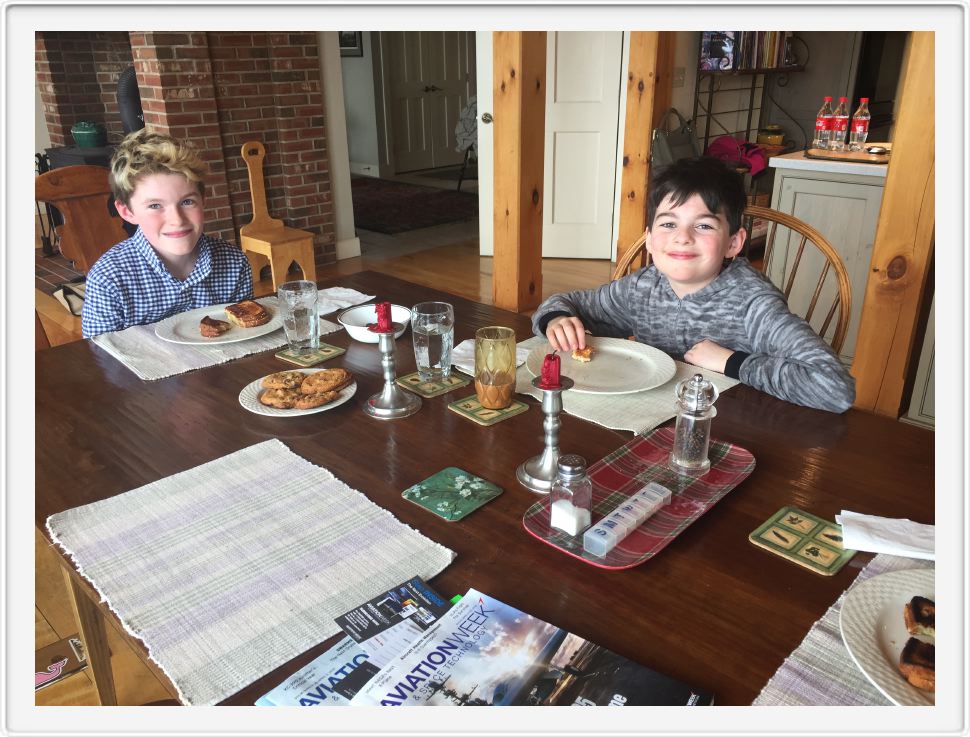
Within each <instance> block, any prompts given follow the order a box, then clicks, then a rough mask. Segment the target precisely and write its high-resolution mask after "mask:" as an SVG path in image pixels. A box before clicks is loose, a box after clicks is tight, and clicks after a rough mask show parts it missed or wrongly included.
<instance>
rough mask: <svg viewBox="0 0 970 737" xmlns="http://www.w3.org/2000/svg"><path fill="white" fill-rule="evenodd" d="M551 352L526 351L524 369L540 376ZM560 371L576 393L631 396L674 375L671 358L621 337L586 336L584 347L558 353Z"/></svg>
mask: <svg viewBox="0 0 970 737" xmlns="http://www.w3.org/2000/svg"><path fill="white" fill-rule="evenodd" d="M551 352H552V347H551V346H550V345H549V344H548V343H543V344H542V345H539V346H536V347H535V348H533V349H532V350H531V351H529V355H528V357H527V358H526V359H525V366H526V368H527V369H529V373H531V374H532V375H533V376H541V375H542V361H543V359H544V358H545V357H546V355H548V354H549V353H551ZM560 355H561V358H560V368H559V370H560V372H561V374H562V375H563V376H568V377H569V378H570V379H572V380H573V382H575V383H574V384H573V388H572V389H571V390H570V391H574V392H579V393H580V394H633V393H634V392H642V391H645V390H646V389H653V388H654V387H657V386H660V385H662V384H666V383H667V382H668V381H670V380H671V379H672V378H674V374H675V373H676V372H677V366H676V365H675V364H674V359H672V358H671V357H670V356H668V355H667V354H666V353H664V352H663V351H661V350H659V349H658V348H654V347H653V346H649V345H646V344H645V343H637V342H636V341H633V340H624V339H622V338H598V337H596V336H593V335H587V336H586V348H585V349H583V350H581V351H573V352H572V353H562V354H560Z"/></svg>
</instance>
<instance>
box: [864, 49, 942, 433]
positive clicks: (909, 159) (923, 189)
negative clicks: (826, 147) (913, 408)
mask: <svg viewBox="0 0 970 737" xmlns="http://www.w3.org/2000/svg"><path fill="white" fill-rule="evenodd" d="M909 43H910V47H909V50H908V53H907V55H906V57H907V58H906V61H905V63H904V66H903V72H902V80H901V83H900V90H901V92H900V97H899V104H898V106H897V110H898V111H899V117H898V119H897V121H896V127H895V131H894V133H893V152H892V156H891V157H890V159H889V169H888V171H887V173H886V187H885V190H884V193H883V197H882V206H881V207H880V210H879V221H878V223H877V225H876V240H875V243H874V244H873V248H872V259H871V263H870V272H869V280H868V283H867V285H866V293H865V299H864V301H863V303H862V317H861V322H860V325H859V337H858V339H857V341H856V351H855V360H854V361H853V364H852V375H853V376H855V379H856V402H855V406H856V407H858V408H859V409H865V410H869V411H873V412H876V413H877V414H881V415H887V416H890V417H899V414H900V411H901V406H900V405H901V403H902V397H903V390H904V385H905V383H906V373H907V370H908V367H909V365H910V357H911V355H912V353H913V350H914V338H915V336H916V333H917V331H918V328H919V326H918V325H917V319H918V315H919V314H920V304H921V302H922V300H923V296H924V295H923V293H924V290H925V288H926V282H927V276H928V274H929V265H930V262H931V259H932V256H933V246H934V242H933V237H934V228H935V225H936V220H935V214H934V210H935V205H936V202H935V193H936V191H935V188H934V181H933V180H934V170H935V166H934V144H935V136H934V130H935V127H936V126H935V123H936V121H935V117H934V102H935V92H934V89H935V76H934V37H933V33H932V32H928V31H914V32H913V33H911V34H910V39H909ZM916 349H917V350H918V347H917V348H916Z"/></svg>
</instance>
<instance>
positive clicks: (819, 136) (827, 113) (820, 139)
mask: <svg viewBox="0 0 970 737" xmlns="http://www.w3.org/2000/svg"><path fill="white" fill-rule="evenodd" d="M823 99H824V102H823V103H822V108H821V110H819V111H818V115H816V116H815V138H814V140H813V141H812V148H821V149H826V148H828V147H829V139H830V138H831V137H832V121H833V120H834V118H833V117H832V116H833V113H832V98H831V97H828V96H827V97H825V98H823Z"/></svg>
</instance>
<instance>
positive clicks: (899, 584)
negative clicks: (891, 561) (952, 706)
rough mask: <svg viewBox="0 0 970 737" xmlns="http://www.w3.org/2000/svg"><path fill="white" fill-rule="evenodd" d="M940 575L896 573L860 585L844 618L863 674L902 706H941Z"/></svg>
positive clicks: (848, 596)
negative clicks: (938, 699)
mask: <svg viewBox="0 0 970 737" xmlns="http://www.w3.org/2000/svg"><path fill="white" fill-rule="evenodd" d="M935 591H936V575H935V571H934V570H932V569H925V568H918V569H913V570H908V571H892V572H890V573H883V574H882V575H880V576H874V577H873V578H870V579H869V580H868V581H863V582H862V583H860V584H859V585H858V586H855V587H854V588H853V589H852V590H850V591H849V593H848V594H846V596H845V600H844V601H843V602H842V611H841V613H840V615H839V629H840V630H841V631H842V640H843V641H844V642H845V646H846V648H847V649H848V651H849V654H850V655H851V656H852V660H854V661H855V663H856V665H858V666H859V669H860V670H861V671H862V672H863V673H864V674H865V675H866V678H868V679H869V680H870V681H872V683H873V685H874V686H875V687H876V688H878V689H879V691H880V692H881V693H882V694H883V695H884V696H885V697H886V698H887V699H889V700H890V701H892V702H893V703H894V704H898V705H899V706H933V705H935V704H936V694H935V689H936V643H935V640H936V605H935V599H936V594H935Z"/></svg>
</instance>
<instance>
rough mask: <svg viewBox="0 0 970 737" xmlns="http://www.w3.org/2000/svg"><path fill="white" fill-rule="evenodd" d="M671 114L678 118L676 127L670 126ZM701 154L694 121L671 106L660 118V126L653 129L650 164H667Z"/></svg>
mask: <svg viewBox="0 0 970 737" xmlns="http://www.w3.org/2000/svg"><path fill="white" fill-rule="evenodd" d="M671 116H674V117H675V118H676V121H674V122H675V123H676V127H675V128H673V129H671V128H670V118H671ZM700 155H701V147H700V144H699V143H698V141H697V138H696V137H695V136H694V128H693V124H692V121H689V120H687V119H685V118H684V116H683V115H681V114H680V113H679V112H678V111H677V108H673V107H672V108H669V109H668V110H667V111H666V112H665V113H664V114H663V117H662V118H661V119H660V127H659V128H654V130H653V142H652V144H651V146H650V166H651V167H659V166H667V165H668V164H673V163H674V162H675V161H677V160H678V159H690V158H696V157H698V156H700Z"/></svg>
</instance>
